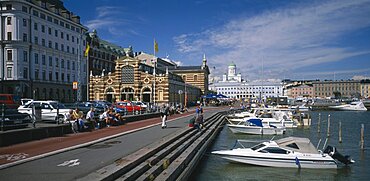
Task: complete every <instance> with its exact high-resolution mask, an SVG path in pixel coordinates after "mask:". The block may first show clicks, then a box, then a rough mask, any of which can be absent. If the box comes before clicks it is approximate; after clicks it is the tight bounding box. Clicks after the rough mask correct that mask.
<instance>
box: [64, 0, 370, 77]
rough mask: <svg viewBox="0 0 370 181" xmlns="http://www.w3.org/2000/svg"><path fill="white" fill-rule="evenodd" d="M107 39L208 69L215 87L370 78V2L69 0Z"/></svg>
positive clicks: (68, 4)
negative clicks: (227, 77)
mask: <svg viewBox="0 0 370 181" xmlns="http://www.w3.org/2000/svg"><path fill="white" fill-rule="evenodd" d="M63 2H64V6H65V7H66V8H67V9H68V10H69V11H72V12H73V13H74V14H76V15H79V16H80V17H81V23H82V24H83V25H84V26H86V27H88V28H89V31H92V30H93V29H96V30H97V32H98V36H99V37H100V38H101V39H104V40H106V41H109V42H111V43H114V44H116V45H118V46H121V47H129V46H132V47H133V50H134V51H135V52H146V53H150V54H153V52H154V50H153V41H154V39H155V40H156V41H157V42H158V47H159V51H158V52H157V53H156V56H158V57H168V58H169V59H171V60H174V61H179V62H180V63H181V64H182V65H201V63H202V59H203V55H204V54H205V55H206V58H207V64H208V66H209V68H210V71H211V75H210V77H211V78H210V81H211V82H212V81H217V80H218V78H219V77H222V75H223V74H224V73H226V72H227V68H228V65H229V64H231V63H235V64H236V66H237V72H238V73H241V74H242V77H243V79H245V80H247V81H253V80H266V79H269V80H277V81H279V80H282V79H292V80H312V79H320V80H325V79H327V80H340V79H361V78H369V77H370V0H335V1H330V0H329V1H326V0H310V1H307V0H186V1H185V0H78V1H76V0H64V1H63Z"/></svg>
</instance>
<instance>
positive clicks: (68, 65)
mask: <svg viewBox="0 0 370 181" xmlns="http://www.w3.org/2000/svg"><path fill="white" fill-rule="evenodd" d="M70 68H71V67H70V62H69V60H67V69H70Z"/></svg>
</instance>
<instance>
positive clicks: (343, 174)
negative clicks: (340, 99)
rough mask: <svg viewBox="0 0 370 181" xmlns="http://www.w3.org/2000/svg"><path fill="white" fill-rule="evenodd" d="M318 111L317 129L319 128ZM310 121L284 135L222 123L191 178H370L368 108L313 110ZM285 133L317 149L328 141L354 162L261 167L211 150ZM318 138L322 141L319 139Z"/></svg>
mask: <svg viewBox="0 0 370 181" xmlns="http://www.w3.org/2000/svg"><path fill="white" fill-rule="evenodd" d="M319 114H320V117H321V119H320V120H321V121H320V126H319V127H320V132H318V122H319V121H318V120H319ZM310 115H311V117H312V125H311V126H310V127H309V128H307V127H306V128H292V129H287V131H286V133H285V134H284V135H278V136H275V137H274V136H271V135H266V136H262V135H245V134H233V133H232V132H231V131H230V130H229V129H228V128H227V126H226V125H225V126H224V127H223V129H222V131H221V132H220V134H219V135H218V136H217V138H216V139H215V141H214V143H213V145H212V146H211V147H210V148H209V149H208V150H207V151H206V153H205V155H204V157H203V159H202V160H201V161H200V163H199V164H198V166H197V168H195V171H194V173H193V175H192V176H191V178H190V180H199V181H202V180H207V181H208V180H369V179H370V111H366V112H351V111H313V112H310ZM328 115H330V135H329V137H328V136H327V128H328ZM339 122H341V125H342V143H339V134H338V133H339V131H338V130H339ZM361 124H364V127H365V131H364V141H365V149H364V150H361V149H360V138H361V136H360V135H361ZM287 136H296V137H306V138H309V139H310V140H311V142H312V143H313V145H314V146H317V145H318V143H319V142H320V145H319V149H321V150H324V149H323V146H324V143H325V141H326V140H327V143H326V145H331V146H334V147H336V148H337V151H339V152H340V153H341V154H342V155H350V156H351V158H352V159H353V160H355V163H354V164H352V165H349V166H346V165H343V164H342V163H339V162H338V163H339V164H338V165H339V166H338V168H337V169H298V168H297V169H295V168H274V167H260V166H252V165H247V164H241V163H232V162H230V161H228V160H225V159H222V158H220V157H219V156H217V155H213V154H211V152H212V151H214V150H224V149H231V148H232V147H233V146H234V145H235V140H237V139H242V140H251V141H256V142H255V143H246V144H245V145H246V146H248V147H249V146H253V145H255V144H257V142H260V141H261V142H262V141H265V140H270V139H272V138H273V137H274V138H273V139H280V138H282V137H287ZM320 139H321V141H319V140H320Z"/></svg>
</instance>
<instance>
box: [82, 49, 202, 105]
mask: <svg viewBox="0 0 370 181" xmlns="http://www.w3.org/2000/svg"><path fill="white" fill-rule="evenodd" d="M151 60H155V61H151ZM155 65H156V66H155ZM154 67H155V68H154ZM201 67H203V68H202V69H201ZM188 68H194V67H191V66H190V67H188ZM199 68H200V69H194V70H192V71H190V70H188V71H184V70H183V69H181V67H177V65H176V64H175V63H173V62H171V61H168V60H166V59H160V58H156V57H154V56H152V55H148V54H145V53H140V54H139V55H137V56H136V57H133V56H125V57H122V58H120V59H118V60H116V61H115V67H114V70H113V71H112V72H110V73H108V74H107V75H104V74H102V75H98V76H90V85H89V88H90V90H89V98H90V100H107V101H109V102H116V101H122V100H132V101H134V100H135V101H136V100H137V101H142V102H150V103H154V104H156V103H157V104H161V103H169V104H177V103H180V104H185V105H187V104H190V103H195V102H196V101H197V100H199V98H200V96H201V95H202V93H203V91H204V90H208V74H209V70H208V67H207V65H206V62H205V61H203V64H202V66H199ZM185 70H186V67H185ZM177 72H182V73H181V75H179V74H178V73H177ZM187 74H189V76H190V74H191V75H192V76H193V77H194V74H197V76H198V77H199V78H200V77H201V78H202V82H203V84H200V83H196V84H194V83H193V82H191V83H190V84H189V83H186V81H184V80H183V76H184V75H185V77H186V75H187ZM197 82H198V81H197ZM199 82H200V81H199Z"/></svg>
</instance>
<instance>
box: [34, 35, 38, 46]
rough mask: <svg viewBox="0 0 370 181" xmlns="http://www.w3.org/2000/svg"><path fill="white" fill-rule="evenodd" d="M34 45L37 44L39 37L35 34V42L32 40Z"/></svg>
mask: <svg viewBox="0 0 370 181" xmlns="http://www.w3.org/2000/svg"><path fill="white" fill-rule="evenodd" d="M34 43H35V44H36V45H38V44H39V38H38V37H37V36H35V42H34Z"/></svg>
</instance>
